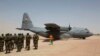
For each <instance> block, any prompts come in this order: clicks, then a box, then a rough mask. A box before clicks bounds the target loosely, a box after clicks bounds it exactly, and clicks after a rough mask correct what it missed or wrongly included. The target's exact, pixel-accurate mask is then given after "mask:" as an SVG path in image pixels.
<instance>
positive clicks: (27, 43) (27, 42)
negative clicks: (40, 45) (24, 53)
mask: <svg viewBox="0 0 100 56" xmlns="http://www.w3.org/2000/svg"><path fill="white" fill-rule="evenodd" d="M30 40H31V36H30V35H29V33H27V35H26V48H25V49H26V50H30Z"/></svg>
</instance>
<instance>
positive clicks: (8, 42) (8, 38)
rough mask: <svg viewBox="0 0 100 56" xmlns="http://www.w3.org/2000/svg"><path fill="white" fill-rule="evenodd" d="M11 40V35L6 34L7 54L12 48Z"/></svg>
mask: <svg viewBox="0 0 100 56" xmlns="http://www.w3.org/2000/svg"><path fill="white" fill-rule="evenodd" d="M10 44H11V38H10V34H6V37H5V49H6V53H10V50H11V49H10V48H11V45H10Z"/></svg>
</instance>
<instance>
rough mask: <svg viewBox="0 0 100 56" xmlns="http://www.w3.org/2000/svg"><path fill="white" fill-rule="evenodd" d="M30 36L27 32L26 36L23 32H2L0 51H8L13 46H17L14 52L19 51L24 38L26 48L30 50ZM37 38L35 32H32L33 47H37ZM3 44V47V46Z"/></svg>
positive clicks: (22, 45)
mask: <svg viewBox="0 0 100 56" xmlns="http://www.w3.org/2000/svg"><path fill="white" fill-rule="evenodd" d="M31 39H32V37H31V35H30V34H29V33H27V35H26V36H24V35H23V34H21V33H19V34H18V35H17V34H14V35H12V34H10V33H7V34H5V35H4V34H2V35H1V36H0V52H3V51H4V49H5V53H6V54H7V53H10V52H11V51H12V50H13V49H14V48H17V51H16V52H20V51H21V50H22V48H24V40H26V43H25V44H26V46H25V49H26V50H30V41H31ZM38 40H39V36H38V35H37V34H34V36H33V44H34V49H38ZM4 46H5V48H4Z"/></svg>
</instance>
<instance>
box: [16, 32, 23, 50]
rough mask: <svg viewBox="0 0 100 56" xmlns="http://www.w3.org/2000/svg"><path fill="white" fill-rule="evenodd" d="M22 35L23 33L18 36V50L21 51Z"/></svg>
mask: <svg viewBox="0 0 100 56" xmlns="http://www.w3.org/2000/svg"><path fill="white" fill-rule="evenodd" d="M22 42H23V41H22V35H21V34H18V37H17V52H20V51H21V49H22V45H23V43H22Z"/></svg>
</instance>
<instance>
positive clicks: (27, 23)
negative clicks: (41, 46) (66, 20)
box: [17, 13, 93, 40]
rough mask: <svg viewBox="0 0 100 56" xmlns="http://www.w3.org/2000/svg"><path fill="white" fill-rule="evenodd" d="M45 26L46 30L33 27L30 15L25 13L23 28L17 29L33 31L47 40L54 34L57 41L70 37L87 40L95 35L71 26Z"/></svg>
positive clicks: (50, 24) (47, 24)
mask: <svg viewBox="0 0 100 56" xmlns="http://www.w3.org/2000/svg"><path fill="white" fill-rule="evenodd" d="M44 25H45V27H44V28H39V27H35V26H33V24H32V21H31V20H30V18H29V16H28V14H27V13H24V14H23V20H22V27H21V28H17V29H18V30H27V31H31V32H34V33H37V34H38V35H40V36H43V37H46V38H48V36H49V35H50V34H52V35H53V36H54V39H55V40H57V39H62V38H68V37H74V38H81V39H86V37H89V36H92V35H93V34H92V33H91V32H90V31H89V30H88V29H87V28H79V27H71V26H70V25H69V26H68V27H62V26H59V25H57V24H55V23H46V24H44Z"/></svg>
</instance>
